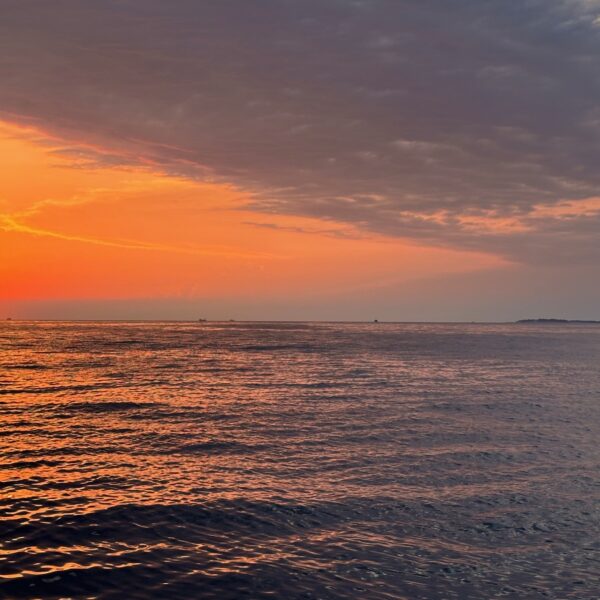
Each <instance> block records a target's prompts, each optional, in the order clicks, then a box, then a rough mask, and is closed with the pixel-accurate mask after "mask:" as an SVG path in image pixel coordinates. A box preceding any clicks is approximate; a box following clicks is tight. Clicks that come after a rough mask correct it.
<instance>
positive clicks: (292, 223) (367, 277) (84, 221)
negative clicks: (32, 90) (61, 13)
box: [0, 122, 502, 300]
mask: <svg viewBox="0 0 600 600" xmlns="http://www.w3.org/2000/svg"><path fill="white" fill-rule="evenodd" d="M86 152H87V149H81V153H80V154H79V153H78V149H77V148H74V147H73V145H71V144H69V143H68V142H67V141H65V140H59V139H55V138H51V137H50V136H48V135H46V134H44V133H43V132H41V131H36V130H34V129H31V128H25V127H20V126H16V125H11V124H9V123H6V122H4V123H0V160H1V163H2V173H3V176H2V178H1V180H0V249H1V254H2V261H1V264H0V277H1V280H2V288H1V298H2V299H5V300H6V299H10V300H19V299H51V298H61V299H65V298H68V299H70V298H138V297H144V298H150V297H154V298H162V297H177V298H181V297H185V298H195V297H198V298H202V297H222V296H229V297H233V296H235V297H242V298H243V297H253V298H261V297H270V298H274V297H275V298H284V299H285V298H286V297H288V296H290V297H291V296H293V297H296V298H297V297H299V296H300V297H301V296H303V295H311V296H314V295H315V294H321V293H322V294H327V293H332V292H340V291H342V292H343V291H344V290H348V291H349V292H352V291H355V292H357V293H359V292H360V290H361V289H365V288H371V287H376V286H380V285H385V284H388V283H398V282H402V281H410V280H411V279H415V278H422V277H428V276H434V275H436V274H440V273H461V272H468V271H472V270H477V269H483V268H489V267H495V266H498V265H501V264H502V262H501V260H500V259H498V258H496V257H492V256H487V255H484V254H476V253H467V252H458V251H451V250H444V249H436V248H427V247H423V246H417V245H415V244H414V243H409V242H405V241H402V240H397V239H391V238H385V237H383V236H377V235H373V234H367V233H365V232H360V231H358V230H357V229H353V228H352V227H350V226H348V225H345V224H340V223H335V222H331V221H326V222H325V221H319V220H317V219H308V218H297V217H285V216H275V215H265V214H259V213H257V212H254V211H250V210H249V209H248V208H245V204H247V203H248V201H249V199H250V196H249V194H248V193H245V192H244V191H243V190H239V189H235V187H233V186H229V185H226V184H224V183H218V184H217V183H198V182H195V181H191V180H186V179H183V178H178V177H173V176H169V175H167V174H164V173H159V172H153V171H152V170H150V169H149V168H145V167H131V166H129V167H122V166H106V165H103V164H102V163H99V164H98V163H96V164H94V163H93V162H90V160H89V156H88V154H86ZM261 224H262V225H263V226H261Z"/></svg>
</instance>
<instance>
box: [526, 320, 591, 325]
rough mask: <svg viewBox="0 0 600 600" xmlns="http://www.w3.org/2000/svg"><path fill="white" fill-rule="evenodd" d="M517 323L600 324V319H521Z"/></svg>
mask: <svg viewBox="0 0 600 600" xmlns="http://www.w3.org/2000/svg"><path fill="white" fill-rule="evenodd" d="M517 323H549V324H552V323H588V324H589V323H595V324H597V325H598V324H600V321H586V320H582V319H521V320H519V321H517Z"/></svg>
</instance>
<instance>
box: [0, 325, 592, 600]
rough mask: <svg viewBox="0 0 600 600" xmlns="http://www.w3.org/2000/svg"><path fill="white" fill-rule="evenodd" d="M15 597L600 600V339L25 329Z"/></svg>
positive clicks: (335, 330) (18, 329)
mask: <svg viewBox="0 0 600 600" xmlns="http://www.w3.org/2000/svg"><path fill="white" fill-rule="evenodd" d="M0 413H1V415H2V418H1V420H0V483H1V488H0V489H1V494H0V598H7V599H12V598H31V599H34V598H44V599H45V598H101V599H105V598H111V599H112V598H115V599H118V600H126V599H138V598H140V599H141V598H184V599H186V598H218V599H228V598H232V599H237V598H284V599H295V598H299V599H300V598H304V599H317V598H320V599H329V598H360V599H371V598H373V599H382V600H383V599H392V598H393V599H402V598H406V599H410V600H414V599H435V600H438V599H439V600H441V599H454V598H456V599H462V600H464V599H490V598H519V599H523V598H546V599H548V598H556V599H567V598H578V599H598V598H600V326H594V325H585V324H577V325H574V324H552V325H540V324H486V325H482V324H391V323H371V324H358V323H355V324H352V323H349V324H338V323H243V322H227V323H216V322H215V323H213V322H207V323H189V322H188V323H184V322H135V323H124V322H114V323H108V322H98V323H91V322H63V323H58V322H18V321H12V322H4V323H1V324H0Z"/></svg>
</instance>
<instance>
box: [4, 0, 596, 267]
mask: <svg viewBox="0 0 600 600" xmlns="http://www.w3.org/2000/svg"><path fill="white" fill-rule="evenodd" d="M0 109H1V110H2V111H3V113H4V114H5V115H8V114H9V113H10V114H11V115H12V117H13V118H14V115H18V116H19V118H20V119H22V120H33V121H35V122H39V123H40V124H42V125H43V126H44V127H50V128H52V129H54V130H55V131H57V132H61V133H63V134H64V135H68V136H69V137H71V138H72V139H74V140H75V141H76V140H86V141H88V142H89V141H91V142H93V143H96V144H97V145H98V146H99V147H104V148H106V149H107V152H108V154H107V156H109V157H111V158H110V159H109V160H112V161H115V162H117V163H118V162H119V161H120V160H123V158H122V157H123V156H126V157H127V160H129V161H132V162H134V161H136V160H140V161H151V162H153V163H156V164H159V165H161V166H162V167H163V168H165V169H169V170H171V171H173V172H177V173H178V174H184V175H186V176H190V177H199V178H203V179H206V178H214V179H224V180H228V181H234V182H236V183H237V184H239V185H241V186H244V187H246V188H248V189H250V190H252V191H254V193H255V195H254V205H253V207H254V209H255V210H257V211H260V212H266V213H274V214H281V213H284V214H300V215H307V216H316V217H320V218H323V219H331V220H341V221H347V222H348V223H351V224H354V225H358V226H360V227H362V228H364V229H367V230H373V231H378V232H383V233H386V234H391V235H396V236H408V237H413V238H419V239H423V240H427V241H428V242H431V243H436V244H449V245H453V246H459V247H463V248H475V249H483V250H492V251H494V252H499V253H501V254H504V255H508V256H511V257H513V258H517V259H520V260H526V261H548V260H556V259H557V257H562V258H563V259H564V257H565V256H567V257H568V259H569V260H573V261H588V260H595V259H597V258H599V253H600V250H597V249H596V248H595V246H600V245H598V244H594V243H593V242H594V241H595V240H596V239H597V238H598V234H599V233H600V219H599V218H598V216H597V215H593V214H592V215H589V214H587V215H585V216H581V217H578V218H570V219H564V218H556V217H555V216H551V215H548V214H546V215H545V216H538V217H536V216H535V211H534V209H533V207H534V206H536V205H540V204H552V203H556V202H559V201H561V200H565V199H583V198H589V197H593V196H598V195H600V169H598V164H599V162H600V160H599V159H600V3H599V2H597V1H595V0H587V1H586V0H523V1H520V2H506V1H505V0H454V1H452V2H448V1H447V0H430V1H426V2H425V1H423V0H363V1H358V0H356V1H350V0H262V1H261V2H247V0H219V1H218V2H197V1H194V0H172V1H169V2H164V1H162V0H160V1H159V0H104V1H103V2H92V1H82V0H55V1H53V2H46V1H45V0H3V2H2V3H1V4H0ZM532 211H533V212H532ZM464 215H467V216H470V217H472V218H473V219H479V218H485V219H488V220H490V219H491V220H492V221H495V222H499V220H506V219H516V220H519V221H521V222H522V223H524V225H525V226H526V227H525V229H524V230H514V231H512V230H506V231H503V232H499V231H497V230H494V229H493V228H491V229H486V228H485V227H483V228H476V227H473V226H465V224H464V220H463V219H461V217H464Z"/></svg>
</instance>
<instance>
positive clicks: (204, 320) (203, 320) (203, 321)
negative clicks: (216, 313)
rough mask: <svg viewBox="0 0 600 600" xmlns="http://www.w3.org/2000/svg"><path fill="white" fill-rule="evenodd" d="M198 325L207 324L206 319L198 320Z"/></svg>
mask: <svg viewBox="0 0 600 600" xmlns="http://www.w3.org/2000/svg"><path fill="white" fill-rule="evenodd" d="M198 323H206V319H198Z"/></svg>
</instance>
